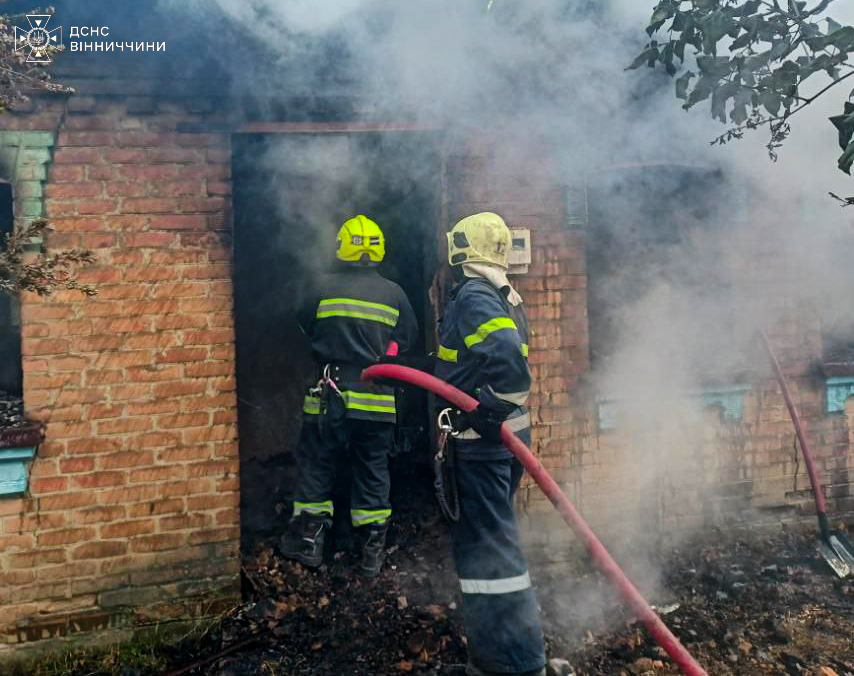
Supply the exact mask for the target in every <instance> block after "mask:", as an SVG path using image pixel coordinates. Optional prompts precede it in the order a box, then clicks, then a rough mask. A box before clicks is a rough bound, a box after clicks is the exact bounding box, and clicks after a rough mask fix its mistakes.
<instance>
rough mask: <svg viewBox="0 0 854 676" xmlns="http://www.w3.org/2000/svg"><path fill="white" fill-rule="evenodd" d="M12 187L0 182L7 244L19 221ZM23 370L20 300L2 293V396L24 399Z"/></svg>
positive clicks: (0, 216) (1, 231)
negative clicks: (7, 395) (16, 215)
mask: <svg viewBox="0 0 854 676" xmlns="http://www.w3.org/2000/svg"><path fill="white" fill-rule="evenodd" d="M12 199H13V196H12V185H11V184H10V183H7V182H0V238H2V240H4V241H5V239H6V237H7V236H8V235H9V233H11V232H12V227H13V224H14V222H15V219H14V216H13V208H12ZM23 376H24V374H23V371H22V368H21V321H20V317H19V314H18V301H17V300H16V299H15V298H13V297H12V296H9V295H7V294H3V293H0V396H2V395H4V394H10V395H13V396H17V397H20V396H21V393H22V391H23Z"/></svg>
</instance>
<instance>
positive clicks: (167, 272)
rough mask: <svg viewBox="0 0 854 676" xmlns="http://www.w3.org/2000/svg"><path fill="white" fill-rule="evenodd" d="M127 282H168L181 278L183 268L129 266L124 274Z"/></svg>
mask: <svg viewBox="0 0 854 676" xmlns="http://www.w3.org/2000/svg"><path fill="white" fill-rule="evenodd" d="M124 278H125V281H127V282H134V283H139V282H167V281H175V280H178V279H180V278H181V269H180V268H178V267H176V266H172V267H169V266H165V265H164V266H153V267H142V268H128V269H127V270H125V274H124Z"/></svg>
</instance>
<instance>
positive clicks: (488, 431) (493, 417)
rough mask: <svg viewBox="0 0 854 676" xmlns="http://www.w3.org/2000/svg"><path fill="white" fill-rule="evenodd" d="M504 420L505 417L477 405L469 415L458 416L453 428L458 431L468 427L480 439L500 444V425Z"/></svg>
mask: <svg viewBox="0 0 854 676" xmlns="http://www.w3.org/2000/svg"><path fill="white" fill-rule="evenodd" d="M504 420H505V417H504V416H502V415H501V414H500V413H497V412H496V411H491V410H489V409H488V408H484V407H483V406H482V405H478V407H477V408H476V409H474V410H473V411H471V412H470V413H464V414H463V415H462V416H460V417H459V418H458V419H457V423H456V424H455V425H454V427H456V428H457V429H459V430H465V429H467V428H469V427H470V428H471V429H473V430H474V431H475V432H477V433H478V434H479V435H480V438H481V439H484V440H486V441H491V442H492V443H495V444H500V443H501V425H502V424H503V423H504Z"/></svg>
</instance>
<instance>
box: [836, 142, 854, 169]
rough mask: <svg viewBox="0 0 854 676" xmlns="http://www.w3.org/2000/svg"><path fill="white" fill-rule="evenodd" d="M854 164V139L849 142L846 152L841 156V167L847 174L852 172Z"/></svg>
mask: <svg viewBox="0 0 854 676" xmlns="http://www.w3.org/2000/svg"><path fill="white" fill-rule="evenodd" d="M853 164H854V141H851V142H850V143H849V144H848V147H847V148H845V152H844V153H842V156H841V157H840V158H839V168H840V169H841V170H842V171H844V172H845V173H846V174H849V175H850V174H851V165H853Z"/></svg>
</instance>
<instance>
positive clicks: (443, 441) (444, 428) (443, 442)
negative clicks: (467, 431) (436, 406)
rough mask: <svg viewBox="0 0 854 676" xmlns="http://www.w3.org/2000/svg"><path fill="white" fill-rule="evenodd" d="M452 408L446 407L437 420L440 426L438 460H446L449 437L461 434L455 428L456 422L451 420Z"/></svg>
mask: <svg viewBox="0 0 854 676" xmlns="http://www.w3.org/2000/svg"><path fill="white" fill-rule="evenodd" d="M452 410H453V409H450V408H446V409H445V410H443V411H442V412H441V413H439V417H438V420H437V425H438V427H439V439H438V442H439V443H438V449H437V450H436V458H435V459H436V462H445V458H446V454H445V447H446V446H447V443H448V437H449V436H451V437H456V436H458V435H459V431H457V430H455V429H454V424H453V422H452V421H451V412H452Z"/></svg>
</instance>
